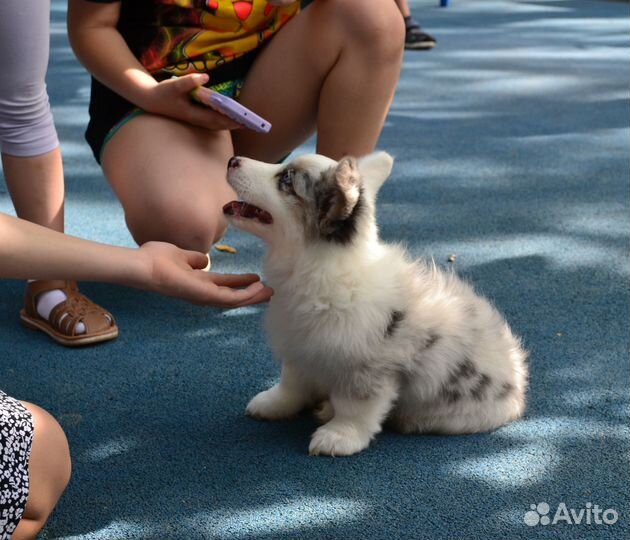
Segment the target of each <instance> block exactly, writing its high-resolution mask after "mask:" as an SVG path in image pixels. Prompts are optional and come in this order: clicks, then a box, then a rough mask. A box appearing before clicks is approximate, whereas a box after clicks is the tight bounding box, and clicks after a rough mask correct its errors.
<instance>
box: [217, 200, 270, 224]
mask: <svg viewBox="0 0 630 540" xmlns="http://www.w3.org/2000/svg"><path fill="white" fill-rule="evenodd" d="M223 213H224V214H226V215H228V216H235V217H240V218H245V219H257V220H258V221H260V222H261V223H272V222H273V219H272V217H271V214H270V213H269V212H267V211H266V210H263V209H262V208H258V207H257V206H254V205H253V204H249V203H246V202H242V201H232V202H229V203H227V204H226V205H225V206H224V207H223Z"/></svg>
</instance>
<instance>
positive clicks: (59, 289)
mask: <svg viewBox="0 0 630 540" xmlns="http://www.w3.org/2000/svg"><path fill="white" fill-rule="evenodd" d="M20 318H21V320H22V322H23V323H24V324H25V325H26V326H28V327H29V328H33V329H35V330H41V331H42V332H45V333H46V334H48V335H49V336H50V337H51V338H52V339H53V340H55V341H56V342H57V343H59V344H61V345H66V346H68V347H71V346H80V345H91V344H93V343H100V342H101V341H108V340H110V339H114V338H115V337H117V336H118V326H116V321H114V317H112V315H111V314H110V313H109V312H108V311H106V310H105V309H103V308H102V307H100V306H98V305H96V304H95V303H93V302H92V301H91V300H89V299H88V298H86V297H85V296H83V295H82V294H81V293H80V292H79V289H78V288H77V284H76V282H74V281H61V280H59V281H57V280H55V281H31V282H29V283H28V284H27V285H26V295H25V301H24V309H22V311H20Z"/></svg>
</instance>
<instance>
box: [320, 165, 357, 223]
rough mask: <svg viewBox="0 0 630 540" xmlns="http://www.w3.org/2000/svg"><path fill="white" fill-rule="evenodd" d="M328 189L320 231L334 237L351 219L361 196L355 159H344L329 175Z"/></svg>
mask: <svg viewBox="0 0 630 540" xmlns="http://www.w3.org/2000/svg"><path fill="white" fill-rule="evenodd" d="M328 174H329V175H330V177H329V178H328V181H327V182H326V184H327V188H326V191H325V193H323V194H322V195H323V196H322V197H321V200H320V205H319V213H320V219H319V230H320V232H321V233H322V234H323V235H324V236H330V235H334V234H335V233H336V231H337V230H338V229H339V228H340V227H341V226H342V225H343V224H344V223H345V222H346V220H348V218H350V217H351V216H352V214H353V211H354V209H355V206H356V205H357V202H358V201H359V197H360V195H361V184H360V182H361V179H360V176H359V169H358V167H357V162H356V160H355V159H354V158H351V157H345V158H343V159H342V160H341V161H340V162H339V163H338V164H337V166H336V167H335V168H333V169H332V170H331V171H330V172H329V173H328Z"/></svg>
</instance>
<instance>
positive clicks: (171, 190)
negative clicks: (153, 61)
mask: <svg viewBox="0 0 630 540" xmlns="http://www.w3.org/2000/svg"><path fill="white" fill-rule="evenodd" d="M232 154H233V150H232V143H231V140H230V136H229V133H228V132H227V131H209V130H206V129H203V128H198V127H194V126H191V125H188V124H184V123H181V122H177V121H175V120H171V119H168V118H165V117H162V116H155V115H151V114H144V115H141V116H138V117H136V118H134V119H133V120H131V121H129V122H128V123H126V124H125V125H124V126H123V127H122V128H121V129H120V130H119V131H118V132H117V133H116V135H114V137H113V138H112V139H111V140H110V141H109V143H108V144H107V146H106V147H105V150H104V152H103V170H104V172H105V175H106V176H107V179H108V180H109V182H110V184H111V185H112V187H113V189H114V191H115V192H116V194H117V195H118V198H119V199H120V201H121V203H122V205H123V208H124V210H125V218H126V220H127V226H128V227H129V230H130V232H131V234H132V235H133V237H134V239H135V240H136V242H138V244H143V243H145V242H148V241H151V240H160V241H166V242H171V243H173V244H176V245H177V246H179V247H182V248H185V249H194V250H197V251H208V249H209V248H210V246H211V245H212V244H213V243H214V242H216V241H217V240H218V239H220V238H221V236H223V234H224V232H225V229H226V227H227V224H226V222H225V219H224V217H223V212H222V208H223V205H224V204H225V203H226V202H229V201H230V200H233V199H234V192H233V191H232V189H231V188H230V187H229V186H228V184H227V182H226V170H227V162H228V159H229V158H230V156H231V155H232Z"/></svg>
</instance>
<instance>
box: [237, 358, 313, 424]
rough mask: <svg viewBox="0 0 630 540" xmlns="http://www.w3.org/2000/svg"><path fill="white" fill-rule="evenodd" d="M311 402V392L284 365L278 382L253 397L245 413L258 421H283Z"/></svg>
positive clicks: (296, 375)
mask: <svg viewBox="0 0 630 540" xmlns="http://www.w3.org/2000/svg"><path fill="white" fill-rule="evenodd" d="M311 401H312V392H311V390H310V389H309V388H308V387H306V385H305V383H304V382H303V381H302V379H301V378H300V377H299V376H298V374H297V373H296V372H295V370H294V369H293V368H292V367H291V366H288V365H287V364H284V365H283V366H282V375H281V376H280V382H279V383H278V384H275V385H274V386H272V387H271V388H269V390H265V391H264V392H260V394H257V395H256V396H254V398H253V399H252V400H251V401H250V402H249V404H248V405H247V408H246V409H245V413H246V414H247V415H249V416H252V417H254V418H257V419H258V420H283V419H286V418H291V417H292V416H295V415H297V414H298V413H299V412H300V411H302V409H304V408H305V407H307V406H308V405H310V404H311Z"/></svg>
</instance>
